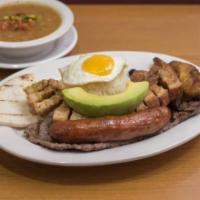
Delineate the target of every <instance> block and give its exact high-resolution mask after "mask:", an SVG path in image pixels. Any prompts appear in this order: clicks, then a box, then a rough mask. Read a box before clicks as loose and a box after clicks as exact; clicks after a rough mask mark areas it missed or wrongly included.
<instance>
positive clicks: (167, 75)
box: [150, 58, 182, 101]
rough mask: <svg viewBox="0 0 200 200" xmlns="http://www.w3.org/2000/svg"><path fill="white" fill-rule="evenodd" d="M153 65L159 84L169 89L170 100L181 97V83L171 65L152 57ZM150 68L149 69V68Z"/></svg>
mask: <svg viewBox="0 0 200 200" xmlns="http://www.w3.org/2000/svg"><path fill="white" fill-rule="evenodd" d="M153 61H154V66H153V68H156V69H157V70H158V74H159V79H160V84H161V85H162V86H164V87H166V88H167V89H168V90H169V96H170V100H171V101H173V100H175V99H178V98H181V97H182V83H181V81H180V80H179V78H178V76H177V74H176V72H175V70H174V69H173V67H172V66H171V65H169V64H167V63H166V62H164V61H163V60H161V59H160V58H154V59H153ZM150 70H151V69H150Z"/></svg>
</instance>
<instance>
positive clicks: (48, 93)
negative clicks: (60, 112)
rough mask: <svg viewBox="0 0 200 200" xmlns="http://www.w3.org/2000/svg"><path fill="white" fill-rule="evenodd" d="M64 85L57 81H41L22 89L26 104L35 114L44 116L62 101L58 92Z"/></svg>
mask: <svg viewBox="0 0 200 200" xmlns="http://www.w3.org/2000/svg"><path fill="white" fill-rule="evenodd" d="M64 88H65V85H64V84H63V83H62V82H60V81H58V80H53V79H49V80H41V81H39V82H37V83H34V84H32V85H30V86H28V87H26V88H25V89H24V91H25V92H26V95H27V99H28V102H29V104H30V106H31V108H32V110H33V112H34V113H35V114H38V115H45V114H48V113H49V112H51V111H52V110H54V109H55V108H56V107H57V106H59V105H60V103H61V102H62V101H63V98H62V95H61V94H60V90H61V89H64Z"/></svg>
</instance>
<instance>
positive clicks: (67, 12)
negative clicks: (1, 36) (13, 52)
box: [0, 0, 74, 49]
mask: <svg viewBox="0 0 200 200" xmlns="http://www.w3.org/2000/svg"><path fill="white" fill-rule="evenodd" d="M16 2H17V3H19V2H20V3H23V2H28V3H34V4H42V5H46V6H49V7H51V8H53V9H54V10H56V11H57V12H58V13H59V14H60V16H61V18H62V22H61V25H60V26H59V28H58V29H57V30H55V31H54V32H52V33H50V34H49V35H47V36H44V37H41V38H39V39H35V40H28V41H24V42H3V41H0V48H13V49H15V48H16V49H18V48H28V47H34V46H40V45H43V44H46V43H49V42H53V41H55V40H57V39H58V38H60V37H62V36H63V35H64V34H65V33H66V32H67V31H68V30H69V29H70V28H71V26H72V25H73V23H74V15H73V12H72V10H71V9H70V8H69V7H68V6H67V5H65V4H64V3H62V2H60V1H58V0H9V1H8V0H0V6H3V5H7V4H13V3H16Z"/></svg>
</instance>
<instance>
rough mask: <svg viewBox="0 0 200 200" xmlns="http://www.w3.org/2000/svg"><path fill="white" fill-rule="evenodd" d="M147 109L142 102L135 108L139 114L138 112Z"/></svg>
mask: <svg viewBox="0 0 200 200" xmlns="http://www.w3.org/2000/svg"><path fill="white" fill-rule="evenodd" d="M146 109H148V107H147V106H146V105H145V104H144V103H143V102H142V103H140V105H139V106H138V107H137V108H136V111H137V112H139V111H143V110H146Z"/></svg>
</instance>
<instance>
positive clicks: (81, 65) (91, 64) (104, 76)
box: [61, 54, 125, 86]
mask: <svg viewBox="0 0 200 200" xmlns="http://www.w3.org/2000/svg"><path fill="white" fill-rule="evenodd" d="M124 68H125V61H124V59H123V58H120V57H116V56H111V55H109V54H90V55H84V56H81V57H80V58H79V59H78V60H77V61H75V62H74V63H72V64H70V65H68V66H66V67H65V68H63V69H61V74H62V80H63V82H64V83H65V84H67V85H71V86H72V85H85V84H89V83H100V82H102V83H103V82H105V83H106V82H110V81H112V80H114V79H115V78H116V77H117V76H118V75H119V74H120V73H121V72H122V71H123V69H124Z"/></svg>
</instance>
